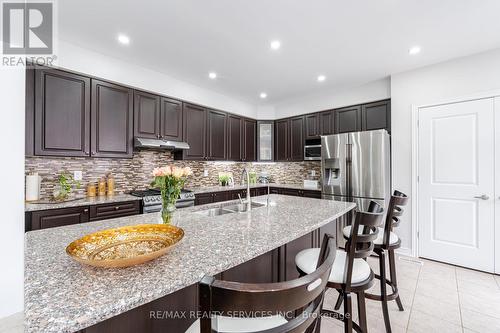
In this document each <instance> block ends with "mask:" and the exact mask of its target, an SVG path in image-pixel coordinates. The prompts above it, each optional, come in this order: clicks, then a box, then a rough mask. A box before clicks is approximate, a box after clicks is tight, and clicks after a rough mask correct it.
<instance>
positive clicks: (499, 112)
mask: <svg viewBox="0 0 500 333" xmlns="http://www.w3.org/2000/svg"><path fill="white" fill-rule="evenodd" d="M495 179H496V185H495V202H496V203H495V258H496V260H495V273H497V274H500V97H496V98H495Z"/></svg>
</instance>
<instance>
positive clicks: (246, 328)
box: [186, 316, 287, 333]
mask: <svg viewBox="0 0 500 333" xmlns="http://www.w3.org/2000/svg"><path fill="white" fill-rule="evenodd" d="M286 323H287V320H286V319H285V318H284V317H282V316H269V317H261V318H238V317H225V316H217V317H215V318H214V319H212V329H213V330H215V329H216V328H217V330H216V331H217V332H225V333H232V332H234V333H240V332H250V331H263V330H268V329H271V328H274V327H278V326H281V325H283V324H286ZM186 333H200V320H199V319H198V320H196V321H195V322H194V323H193V324H192V325H191V326H190V327H189V328H188V329H187V331H186Z"/></svg>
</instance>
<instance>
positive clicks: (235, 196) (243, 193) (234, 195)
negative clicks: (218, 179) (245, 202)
mask: <svg viewBox="0 0 500 333" xmlns="http://www.w3.org/2000/svg"><path fill="white" fill-rule="evenodd" d="M238 194H239V196H238ZM250 195H252V193H251V192H250ZM246 196H247V190H234V191H231V199H230V200H236V199H239V198H242V199H245V198H246Z"/></svg>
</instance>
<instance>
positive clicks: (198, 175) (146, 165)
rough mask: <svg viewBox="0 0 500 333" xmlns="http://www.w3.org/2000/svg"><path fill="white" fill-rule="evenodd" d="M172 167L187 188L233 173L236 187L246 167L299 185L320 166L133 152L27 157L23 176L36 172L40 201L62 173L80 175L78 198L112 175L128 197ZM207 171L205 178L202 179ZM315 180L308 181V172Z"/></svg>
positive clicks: (318, 171) (216, 183)
mask: <svg viewBox="0 0 500 333" xmlns="http://www.w3.org/2000/svg"><path fill="white" fill-rule="evenodd" d="M166 164H174V165H177V166H182V167H184V166H189V167H191V169H192V170H193V175H192V176H190V177H189V178H188V181H187V183H186V187H187V188H189V187H200V186H214V185H218V175H219V172H232V173H233V177H234V181H235V183H236V184H240V182H241V173H242V171H243V169H244V167H245V166H247V165H248V166H249V168H250V170H253V171H255V172H256V173H257V176H258V175H259V174H260V173H262V172H267V173H268V175H269V176H270V177H271V181H272V182H275V183H284V184H301V183H302V180H304V179H319V175H320V168H321V164H320V162H319V161H304V162H275V163H245V162H213V161H211V162H204V161H174V159H173V156H172V154H171V153H170V152H169V151H163V152H161V151H151V150H141V151H137V152H134V155H133V158H132V159H110V158H85V157H61V158H59V157H26V166H25V172H26V174H28V173H31V172H38V174H39V175H40V176H41V177H42V184H41V189H40V197H41V199H45V198H48V197H50V196H51V195H52V192H53V189H54V187H55V186H56V185H57V177H58V176H59V175H60V174H61V173H62V172H69V173H71V174H73V171H82V172H83V180H82V182H81V184H82V186H81V187H80V189H76V190H75V193H76V194H77V195H84V194H85V193H86V188H87V184H88V183H89V182H92V183H96V182H97V181H98V180H99V178H101V177H103V176H106V175H107V174H109V173H112V174H113V176H114V178H115V187H116V192H117V193H128V192H130V191H131V190H134V189H145V188H148V187H149V184H150V183H151V181H152V176H151V172H152V171H153V168H155V167H158V166H162V165H166ZM204 170H207V172H208V176H207V177H205V176H204ZM313 170H314V172H315V176H313V177H311V171H313Z"/></svg>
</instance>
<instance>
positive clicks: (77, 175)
mask: <svg viewBox="0 0 500 333" xmlns="http://www.w3.org/2000/svg"><path fill="white" fill-rule="evenodd" d="M73 179H74V180H82V179H83V172H82V171H75V172H73Z"/></svg>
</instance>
